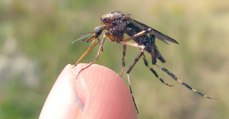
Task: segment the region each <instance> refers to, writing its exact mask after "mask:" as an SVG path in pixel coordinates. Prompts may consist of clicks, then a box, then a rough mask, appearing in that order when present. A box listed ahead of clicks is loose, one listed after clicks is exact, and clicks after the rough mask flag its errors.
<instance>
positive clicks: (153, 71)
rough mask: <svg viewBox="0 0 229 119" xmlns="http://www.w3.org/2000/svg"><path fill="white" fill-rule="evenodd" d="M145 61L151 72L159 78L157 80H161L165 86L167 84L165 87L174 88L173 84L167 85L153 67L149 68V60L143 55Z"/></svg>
mask: <svg viewBox="0 0 229 119" xmlns="http://www.w3.org/2000/svg"><path fill="white" fill-rule="evenodd" d="M143 61H144V64H145V66H146V67H148V68H149V70H150V71H151V72H152V73H153V74H154V75H155V76H156V77H157V79H159V80H160V81H161V82H162V83H163V84H165V85H167V86H169V87H172V86H173V85H171V84H168V83H166V82H165V81H164V80H163V79H162V78H160V77H159V75H158V74H157V72H156V71H155V70H154V69H153V68H152V67H150V66H149V63H148V61H147V59H146V57H145V54H143Z"/></svg>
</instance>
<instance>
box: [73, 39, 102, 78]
mask: <svg viewBox="0 0 229 119" xmlns="http://www.w3.org/2000/svg"><path fill="white" fill-rule="evenodd" d="M99 41H100V40H99ZM104 42H105V37H104V38H103V39H102V40H101V41H100V44H99V49H98V51H97V54H96V56H95V58H94V59H93V60H92V61H91V62H90V63H89V64H88V65H87V66H86V67H84V68H82V69H81V70H80V71H79V73H78V75H77V77H76V79H77V78H78V76H79V74H80V73H81V72H82V71H83V70H85V69H87V68H88V67H90V66H91V65H92V64H94V63H95V62H96V61H97V59H98V58H99V56H100V55H101V53H102V50H103V44H104Z"/></svg>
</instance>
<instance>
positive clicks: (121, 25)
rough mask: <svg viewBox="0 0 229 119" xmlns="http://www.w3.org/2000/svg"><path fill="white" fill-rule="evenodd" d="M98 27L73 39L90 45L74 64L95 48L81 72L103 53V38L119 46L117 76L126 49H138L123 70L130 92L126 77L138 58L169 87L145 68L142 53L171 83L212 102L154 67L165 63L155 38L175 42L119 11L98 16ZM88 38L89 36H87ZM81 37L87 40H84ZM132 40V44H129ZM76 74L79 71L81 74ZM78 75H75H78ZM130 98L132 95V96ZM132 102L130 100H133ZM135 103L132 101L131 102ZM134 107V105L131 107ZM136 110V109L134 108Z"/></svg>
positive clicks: (172, 76) (187, 85)
mask: <svg viewBox="0 0 229 119" xmlns="http://www.w3.org/2000/svg"><path fill="white" fill-rule="evenodd" d="M100 20H101V22H102V24H101V25H100V26H97V27H96V28H95V29H94V31H93V32H92V33H89V34H87V35H84V36H83V37H80V38H79V39H77V40H82V39H83V41H86V42H91V45H90V46H89V48H88V49H87V50H86V51H85V52H84V54H83V55H82V56H81V57H80V58H79V59H78V60H77V61H76V64H78V63H79V62H81V61H82V59H83V58H84V57H85V56H86V55H87V54H88V53H90V51H91V50H92V49H93V48H94V47H95V46H96V45H99V48H98V51H97V54H96V56H95V59H94V60H92V62H90V64H88V65H87V66H86V67H85V68H83V69H82V70H81V71H83V70H85V69H86V68H88V67H89V66H91V65H92V64H93V63H95V62H96V60H97V59H98V58H99V56H100V55H101V52H102V51H103V44H104V42H105V40H106V39H109V40H110V41H112V42H116V43H118V44H121V45H122V47H123V48H122V70H121V73H120V75H121V76H122V74H123V72H124V69H125V65H126V63H125V57H126V48H127V46H131V47H136V48H139V49H140V52H139V54H138V55H137V56H136V57H135V59H134V61H133V63H132V64H131V65H130V66H129V68H128V69H127V71H126V74H127V79H128V83H129V89H130V92H131V93H132V89H131V85H130V78H129V74H130V72H131V71H132V69H133V67H134V66H135V64H136V63H137V62H138V61H139V59H140V58H142V59H143V61H144V65H145V66H146V67H147V68H148V69H149V70H150V71H151V72H152V73H153V74H154V75H155V77H156V78H157V79H158V80H160V81H161V82H162V83H163V84H165V85H167V86H170V87H171V86H173V85H171V84H168V83H166V82H165V81H164V80H163V79H162V78H161V77H159V75H158V74H157V72H156V70H155V69H154V68H153V67H150V66H149V62H148V60H147V59H146V56H145V52H147V53H148V54H150V56H151V63H152V65H154V66H156V67H157V68H159V69H160V70H161V71H163V72H165V73H166V74H168V75H169V76H170V77H171V78H172V79H173V80H175V81H177V82H179V83H180V84H182V85H183V86H185V87H186V88H188V89H190V90H191V91H193V92H195V93H197V94H199V95H200V96H203V97H205V98H208V99H213V98H212V97H209V96H207V95H205V94H203V93H201V92H200V91H198V90H196V89H194V88H192V87H191V86H190V85H189V84H187V83H185V82H183V81H181V80H179V79H177V77H176V76H175V75H174V74H173V73H171V72H170V71H169V70H168V69H167V68H164V67H161V66H159V65H157V60H159V61H160V62H162V63H165V62H166V60H165V58H164V57H163V56H162V55H161V53H160V52H159V50H158V48H157V46H156V44H155V41H156V39H159V40H161V41H163V42H165V43H168V42H172V43H175V44H178V42H177V41H176V40H175V39H173V38H171V37H169V36H167V35H165V34H163V33H161V32H159V31H157V30H156V29H154V28H152V27H149V26H147V25H145V24H144V23H141V22H139V21H137V20H135V19H132V18H131V17H130V15H129V14H126V13H122V12H119V11H114V12H110V13H107V14H104V15H102V17H101V19H100ZM124 34H126V35H127V36H128V37H127V38H125V37H124ZM88 35H91V36H90V37H88ZM101 35H102V39H100V36H101ZM85 37H87V38H86V39H85ZM131 41H132V42H131ZM81 71H80V72H81ZM80 72H79V73H80ZM132 98H133V95H132ZM133 101H134V98H133ZM134 103H135V101H134ZM135 107H136V104H135ZM136 109H137V107H136Z"/></svg>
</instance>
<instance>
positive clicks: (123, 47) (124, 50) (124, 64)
mask: <svg viewBox="0 0 229 119" xmlns="http://www.w3.org/2000/svg"><path fill="white" fill-rule="evenodd" d="M125 66H126V45H125V44H124V45H122V69H121V72H120V76H121V77H122V76H123V72H124V70H125Z"/></svg>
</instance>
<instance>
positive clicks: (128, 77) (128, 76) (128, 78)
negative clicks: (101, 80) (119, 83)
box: [126, 50, 143, 113]
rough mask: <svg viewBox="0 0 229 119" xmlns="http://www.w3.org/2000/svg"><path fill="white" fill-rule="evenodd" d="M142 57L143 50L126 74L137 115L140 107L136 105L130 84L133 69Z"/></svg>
mask: <svg viewBox="0 0 229 119" xmlns="http://www.w3.org/2000/svg"><path fill="white" fill-rule="evenodd" d="M142 55H143V50H141V52H140V53H139V54H138V56H137V57H136V58H135V59H134V62H133V63H132V64H131V65H130V67H129V68H128V70H127V72H126V73H127V80H128V86H129V89H130V92H131V95H132V99H133V102H134V105H135V108H136V112H137V113H138V107H137V104H136V102H135V99H134V96H133V91H132V88H131V82H130V75H129V73H130V72H131V70H132V69H133V67H134V66H135V64H136V63H137V62H138V60H139V59H140V58H141V56H142Z"/></svg>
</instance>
